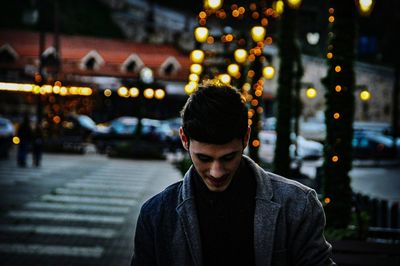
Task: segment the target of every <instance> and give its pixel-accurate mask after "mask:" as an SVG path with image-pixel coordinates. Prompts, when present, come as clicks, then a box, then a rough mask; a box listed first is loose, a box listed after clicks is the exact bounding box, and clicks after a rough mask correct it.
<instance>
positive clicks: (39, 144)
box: [32, 123, 44, 167]
mask: <svg viewBox="0 0 400 266" xmlns="http://www.w3.org/2000/svg"><path fill="white" fill-rule="evenodd" d="M43 142H44V141H43V131H42V128H41V126H40V124H39V123H37V124H36V127H35V130H34V132H33V141H32V164H33V166H36V167H39V166H40V162H41V160H42V152H43Z"/></svg>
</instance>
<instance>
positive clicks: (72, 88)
mask: <svg viewBox="0 0 400 266" xmlns="http://www.w3.org/2000/svg"><path fill="white" fill-rule="evenodd" d="M68 92H69V94H72V95H76V94H78V88H77V87H70V88H69V89H68Z"/></svg>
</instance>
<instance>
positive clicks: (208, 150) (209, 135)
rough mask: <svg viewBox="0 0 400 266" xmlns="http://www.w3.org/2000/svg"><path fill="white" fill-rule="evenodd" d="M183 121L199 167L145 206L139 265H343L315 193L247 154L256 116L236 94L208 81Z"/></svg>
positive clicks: (137, 241) (139, 232)
mask: <svg viewBox="0 0 400 266" xmlns="http://www.w3.org/2000/svg"><path fill="white" fill-rule="evenodd" d="M181 115H182V123H183V125H182V127H181V128H180V137H181V141H182V144H183V147H184V148H185V149H186V150H187V151H188V153H189V155H190V158H191V160H192V162H193V166H192V167H191V168H190V169H189V170H188V172H187V173H186V175H185V177H184V179H183V181H181V182H178V183H176V184H173V185H171V186H169V187H168V188H166V189H165V190H164V191H163V192H161V193H160V194H158V195H156V196H155V197H153V198H151V199H150V200H149V201H147V202H146V203H145V204H144V205H143V207H142V209H141V211H140V215H139V218H138V222H137V227H136V235H135V248H134V255H133V259H132V265H137V266H139V265H177V266H178V265H179V266H183V265H198V266H200V265H206V266H208V265H218V266H221V265H246V266H248V265H313V266H315V265H335V264H334V263H333V262H332V260H331V259H330V255H331V246H330V245H329V244H328V243H327V242H326V241H325V238H324V236H323V229H324V225H325V216H324V212H323V209H322V206H321V204H320V202H319V201H318V199H317V197H316V193H315V191H314V190H312V189H310V188H308V187H306V186H303V185H301V184H299V183H297V182H295V181H291V180H288V179H285V178H283V177H280V176H277V175H274V174H272V173H269V172H266V171H264V170H263V169H262V168H260V167H259V166H258V165H257V164H256V163H254V162H253V161H252V160H251V159H250V158H248V157H246V156H245V155H243V151H244V149H245V148H246V146H247V142H248V140H249V135H250V128H249V127H248V113H247V108H246V105H245V102H244V100H243V99H242V97H241V95H240V94H239V93H238V92H237V91H236V90H235V89H234V88H231V87H229V86H227V85H222V84H219V83H215V82H214V83H213V82H210V83H205V84H204V85H203V86H202V87H200V88H199V90H198V91H196V92H195V93H193V94H192V95H191V96H190V98H189V99H188V101H187V103H186V105H185V106H184V108H183V110H182V113H181Z"/></svg>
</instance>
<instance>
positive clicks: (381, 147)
mask: <svg viewBox="0 0 400 266" xmlns="http://www.w3.org/2000/svg"><path fill="white" fill-rule="evenodd" d="M352 145H353V158H355V159H391V158H393V155H394V151H393V139H392V138H391V137H389V136H386V135H383V134H381V133H377V132H373V131H356V132H355V133H354V136H353V141H352ZM396 149H397V151H398V153H397V154H399V153H400V140H397V141H396Z"/></svg>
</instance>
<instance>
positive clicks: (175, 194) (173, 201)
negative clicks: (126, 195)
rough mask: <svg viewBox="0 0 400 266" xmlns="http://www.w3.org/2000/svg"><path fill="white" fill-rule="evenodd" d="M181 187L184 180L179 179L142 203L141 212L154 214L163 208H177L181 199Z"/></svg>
mask: <svg viewBox="0 0 400 266" xmlns="http://www.w3.org/2000/svg"><path fill="white" fill-rule="evenodd" d="M181 187H182V181H178V182H176V183H174V184H172V185H169V186H168V187H166V188H165V189H164V190H163V191H161V192H160V193H158V194H156V195H154V196H153V197H151V198H150V199H148V200H147V201H146V202H145V203H144V204H143V205H142V208H141V211H140V212H141V214H142V215H150V216H153V215H152V214H156V215H157V214H159V213H160V211H161V210H163V211H165V210H166V208H167V209H168V210H169V209H171V208H173V209H175V207H176V205H177V204H178V201H179V195H180V190H181Z"/></svg>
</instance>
